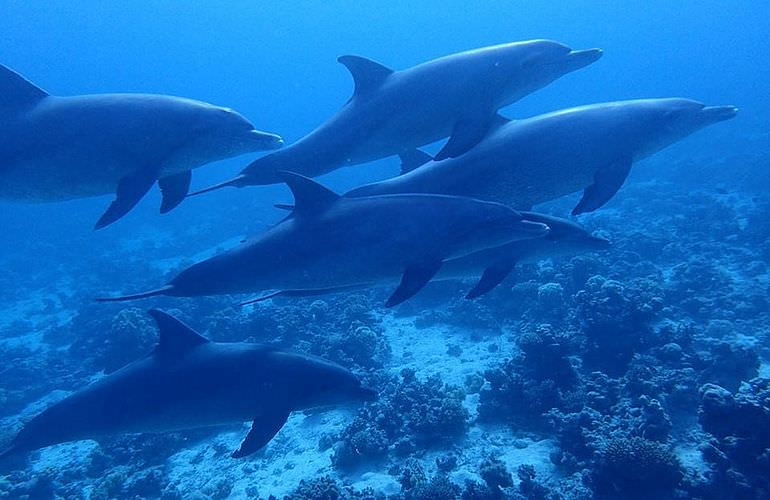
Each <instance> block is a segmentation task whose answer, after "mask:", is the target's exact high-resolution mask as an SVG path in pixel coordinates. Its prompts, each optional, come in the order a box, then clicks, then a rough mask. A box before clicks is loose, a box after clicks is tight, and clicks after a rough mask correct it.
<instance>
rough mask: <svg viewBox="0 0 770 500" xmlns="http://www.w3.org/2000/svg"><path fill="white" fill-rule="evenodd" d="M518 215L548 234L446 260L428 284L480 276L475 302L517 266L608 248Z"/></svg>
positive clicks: (287, 293) (299, 293) (569, 229)
mask: <svg viewBox="0 0 770 500" xmlns="http://www.w3.org/2000/svg"><path fill="white" fill-rule="evenodd" d="M521 215H522V216H523V217H524V218H525V219H526V220H528V221H532V222H540V223H542V224H546V225H547V226H548V227H549V228H550V231H549V232H548V234H546V235H544V236H541V237H539V238H531V239H527V240H519V241H512V242H511V243H507V244H505V245H501V246H499V247H494V248H489V249H485V250H480V251H478V252H474V253H471V254H468V255H465V256H462V257H457V258H454V259H448V260H446V261H444V264H443V265H442V266H441V269H439V271H438V273H436V276H435V277H434V278H433V280H431V281H445V280H463V279H468V278H476V277H478V276H479V275H481V276H482V278H481V279H480V280H479V282H478V283H477V284H476V286H475V287H474V288H473V289H472V290H471V291H469V292H468V294H467V295H466V298H468V299H474V298H476V297H480V296H481V295H484V294H485V293H487V292H489V291H490V290H492V289H493V288H495V287H496V286H497V285H499V284H500V283H501V282H502V281H503V280H504V279H505V278H506V277H507V276H508V274H509V273H510V272H511V271H512V270H513V268H514V266H515V265H516V264H521V263H525V262H537V261H539V260H541V259H545V258H548V257H557V256H562V255H573V254H578V253H584V252H596V251H600V250H605V249H607V248H609V247H610V242H609V240H607V239H606V238H603V237H601V236H594V235H592V234H591V233H589V232H588V231H586V229H585V228H583V227H582V226H580V225H579V224H576V223H574V222H572V221H570V220H567V219H563V218H561V217H554V216H551V215H545V214H540V213H535V212H521ZM391 283H392V280H391V281H390V282H387V283H366V284H361V285H355V286H348V287H339V288H321V289H289V290H277V291H275V292H272V293H269V294H267V295H263V296H260V297H258V298H255V299H251V300H249V301H246V302H243V303H242V305H247V304H253V303H255V302H262V301H264V300H267V299H272V298H274V297H313V296H318V295H325V294H329V293H339V292H347V291H352V290H357V289H358V290H360V289H366V288H371V287H373V286H381V285H386V284H388V285H389V284H391Z"/></svg>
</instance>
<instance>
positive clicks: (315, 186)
mask: <svg viewBox="0 0 770 500" xmlns="http://www.w3.org/2000/svg"><path fill="white" fill-rule="evenodd" d="M279 175H280V176H281V178H282V179H283V181H284V182H285V183H286V185H287V186H289V189H291V193H292V194H293V195H294V212H293V214H294V215H299V216H312V215H316V214H319V213H321V212H324V211H326V210H327V209H328V208H329V207H330V206H332V205H333V204H334V203H336V202H337V200H339V199H340V195H338V194H337V193H335V192H334V191H332V190H331V189H329V188H327V187H326V186H323V185H321V184H319V183H317V182H316V181H314V180H313V179H310V178H308V177H305V176H304V175H300V174H295V173H294V172H286V171H282V172H279Z"/></svg>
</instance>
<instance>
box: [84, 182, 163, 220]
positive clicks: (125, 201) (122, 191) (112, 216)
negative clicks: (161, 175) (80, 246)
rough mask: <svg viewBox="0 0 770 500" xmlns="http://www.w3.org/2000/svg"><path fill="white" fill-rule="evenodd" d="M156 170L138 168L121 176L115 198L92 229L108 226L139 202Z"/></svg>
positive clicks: (149, 185) (150, 185)
mask: <svg viewBox="0 0 770 500" xmlns="http://www.w3.org/2000/svg"><path fill="white" fill-rule="evenodd" d="M155 174H156V172H155V171H154V170H150V169H140V170H137V171H136V172H134V173H132V174H131V175H129V176H126V177H123V178H122V179H121V180H120V182H118V189H117V191H116V192H115V200H114V201H113V202H112V203H111V204H110V206H109V208H107V211H106V212H104V214H103V215H102V216H101V218H99V220H98V221H97V222H96V225H95V226H94V229H101V228H103V227H105V226H109V225H110V224H112V223H113V222H115V221H116V220H118V219H120V218H121V217H123V216H124V215H126V214H127V213H128V212H130V211H131V209H132V208H134V207H135V206H136V204H137V203H139V200H141V199H142V197H143V196H144V195H145V194H147V191H149V190H150V188H151V187H152V185H153V184H155V180H156V175H155Z"/></svg>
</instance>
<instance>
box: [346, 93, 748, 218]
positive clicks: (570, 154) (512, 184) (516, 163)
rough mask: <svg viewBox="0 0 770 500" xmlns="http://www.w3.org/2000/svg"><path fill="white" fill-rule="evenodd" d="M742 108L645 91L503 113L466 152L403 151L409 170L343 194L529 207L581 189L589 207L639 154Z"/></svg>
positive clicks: (617, 183)
mask: <svg viewBox="0 0 770 500" xmlns="http://www.w3.org/2000/svg"><path fill="white" fill-rule="evenodd" d="M736 112H737V109H736V108H735V107H733V106H704V105H703V104H701V103H699V102H697V101H692V100H689V99H640V100H633V101H621V102H609V103H602V104H593V105H590V106H581V107H577V108H571V109H565V110H561V111H556V112H554V113H548V114H545V115H540V116H535V117H534V118H528V119H525V120H518V121H509V120H507V119H505V118H503V117H499V118H498V124H497V128H496V129H494V130H492V131H491V132H490V133H489V135H488V136H487V137H486V138H484V140H482V141H481V142H480V143H479V144H478V145H477V146H476V147H475V148H473V149H472V150H471V151H469V152H468V153H467V154H465V155H462V156H460V157H458V158H453V159H448V160H444V161H430V159H429V158H427V157H422V158H419V157H417V158H404V159H403V165H404V167H403V168H404V170H406V172H405V173H404V174H403V175H401V176H398V177H394V178H392V179H388V180H385V181H381V182H375V183H372V184H369V185H365V186H361V187H358V188H355V189H353V190H351V191H349V192H348V193H346V195H345V196H351V197H355V196H372V195H381V194H393V193H442V194H452V195H456V196H471V197H474V198H479V199H483V200H493V201H497V202H500V203H505V204H507V205H510V206H512V207H516V208H520V209H522V210H526V209H529V208H530V207H532V206H533V205H536V204H538V203H543V202H546V201H550V200H553V199H556V198H559V197H561V196H564V195H568V194H571V193H574V192H577V191H580V190H583V197H582V199H581V200H580V202H579V203H578V204H577V206H575V208H574V210H573V211H572V214H573V215H577V214H581V213H584V212H591V211H593V210H596V209H597V208H599V207H601V206H602V205H604V204H605V203H606V202H607V201H609V199H610V198H612V196H614V195H615V193H616V192H617V191H618V189H620V187H621V186H622V185H623V182H624V181H625V180H626V177H627V176H628V173H629V172H630V170H631V166H632V164H633V163H634V162H635V161H638V160H641V159H642V158H645V157H647V156H650V155H652V154H653V153H655V152H657V151H659V150H661V149H663V148H665V147H667V146H669V145H670V144H673V143H674V142H676V141H678V140H680V139H683V138H685V137H687V136H688V135H690V134H692V133H694V132H696V131H698V130H700V129H702V128H704V127H706V126H708V125H711V124H713V123H716V122H720V121H723V120H729V119H730V118H733V117H734V116H735V114H736ZM410 162H412V163H410Z"/></svg>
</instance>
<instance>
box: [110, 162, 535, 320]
mask: <svg viewBox="0 0 770 500" xmlns="http://www.w3.org/2000/svg"><path fill="white" fill-rule="evenodd" d="M283 177H284V180H285V181H286V183H287V184H288V186H289V188H290V189H291V191H292V192H293V194H294V199H295V204H294V208H293V212H292V213H291V215H289V217H287V218H286V219H284V220H283V221H282V222H280V223H278V224H277V225H275V226H274V227H272V228H271V229H269V230H268V231H266V232H265V233H263V234H261V235H259V236H257V237H256V238H253V239H250V240H247V241H246V242H244V243H242V244H241V245H239V246H237V247H235V248H233V249H231V250H229V251H226V252H223V253H221V254H219V255H216V256H214V257H212V258H210V259H207V260H204V261H202V262H199V263H197V264H194V265H193V266H191V267H189V268H187V269H185V270H183V271H182V272H181V273H179V274H178V275H177V276H176V277H175V278H173V279H172V280H171V281H170V282H169V283H168V284H167V285H166V286H164V287H162V288H159V289H157V290H152V291H149V292H143V293H139V294H133V295H126V296H121V297H111V298H101V299H97V300H100V301H121V300H133V299H139V298H145V297H152V296H155V295H170V296H175V297H193V296H202V295H217V294H234V293H254V292H255V291H259V290H275V289H283V288H330V287H342V286H350V285H356V284H360V283H370V282H376V281H380V280H384V279H388V278H396V277H400V280H401V281H400V283H399V285H398V287H397V288H396V290H395V292H393V294H392V295H391V296H390V298H389V299H388V301H387V303H386V306H387V307H391V306H394V305H396V304H400V303H401V302H403V301H405V300H407V299H408V298H410V297H411V296H413V295H414V294H416V293H417V292H418V291H419V290H420V289H421V288H422V287H423V286H425V284H427V283H428V282H429V281H430V280H431V278H433V276H434V275H435V274H436V273H437V272H438V270H439V269H440V268H441V264H442V262H443V261H444V260H445V259H448V258H452V257H458V256H461V255H466V254H468V253H472V252H474V251H478V250H481V249H484V248H490V247H495V246H499V245H502V244H505V243H508V242H510V241H514V240H518V239H524V238H533V237H537V236H541V235H543V234H545V233H546V232H547V231H548V226H547V225H545V224H542V223H538V222H530V221H527V220H525V219H524V218H523V217H522V216H521V214H519V213H518V212H516V211H515V210H513V209H511V208H509V207H507V206H505V205H502V204H499V203H490V202H485V201H480V200H474V199H470V198H462V197H457V196H443V195H425V194H404V195H393V196H374V197H368V198H343V197H341V196H339V195H338V194H336V193H334V192H332V191H330V190H328V189H327V188H325V187H324V186H322V185H320V184H318V183H317V182H315V181H313V180H312V179H309V178H307V177H304V176H301V175H299V174H293V173H288V172H285V173H284V174H283Z"/></svg>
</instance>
